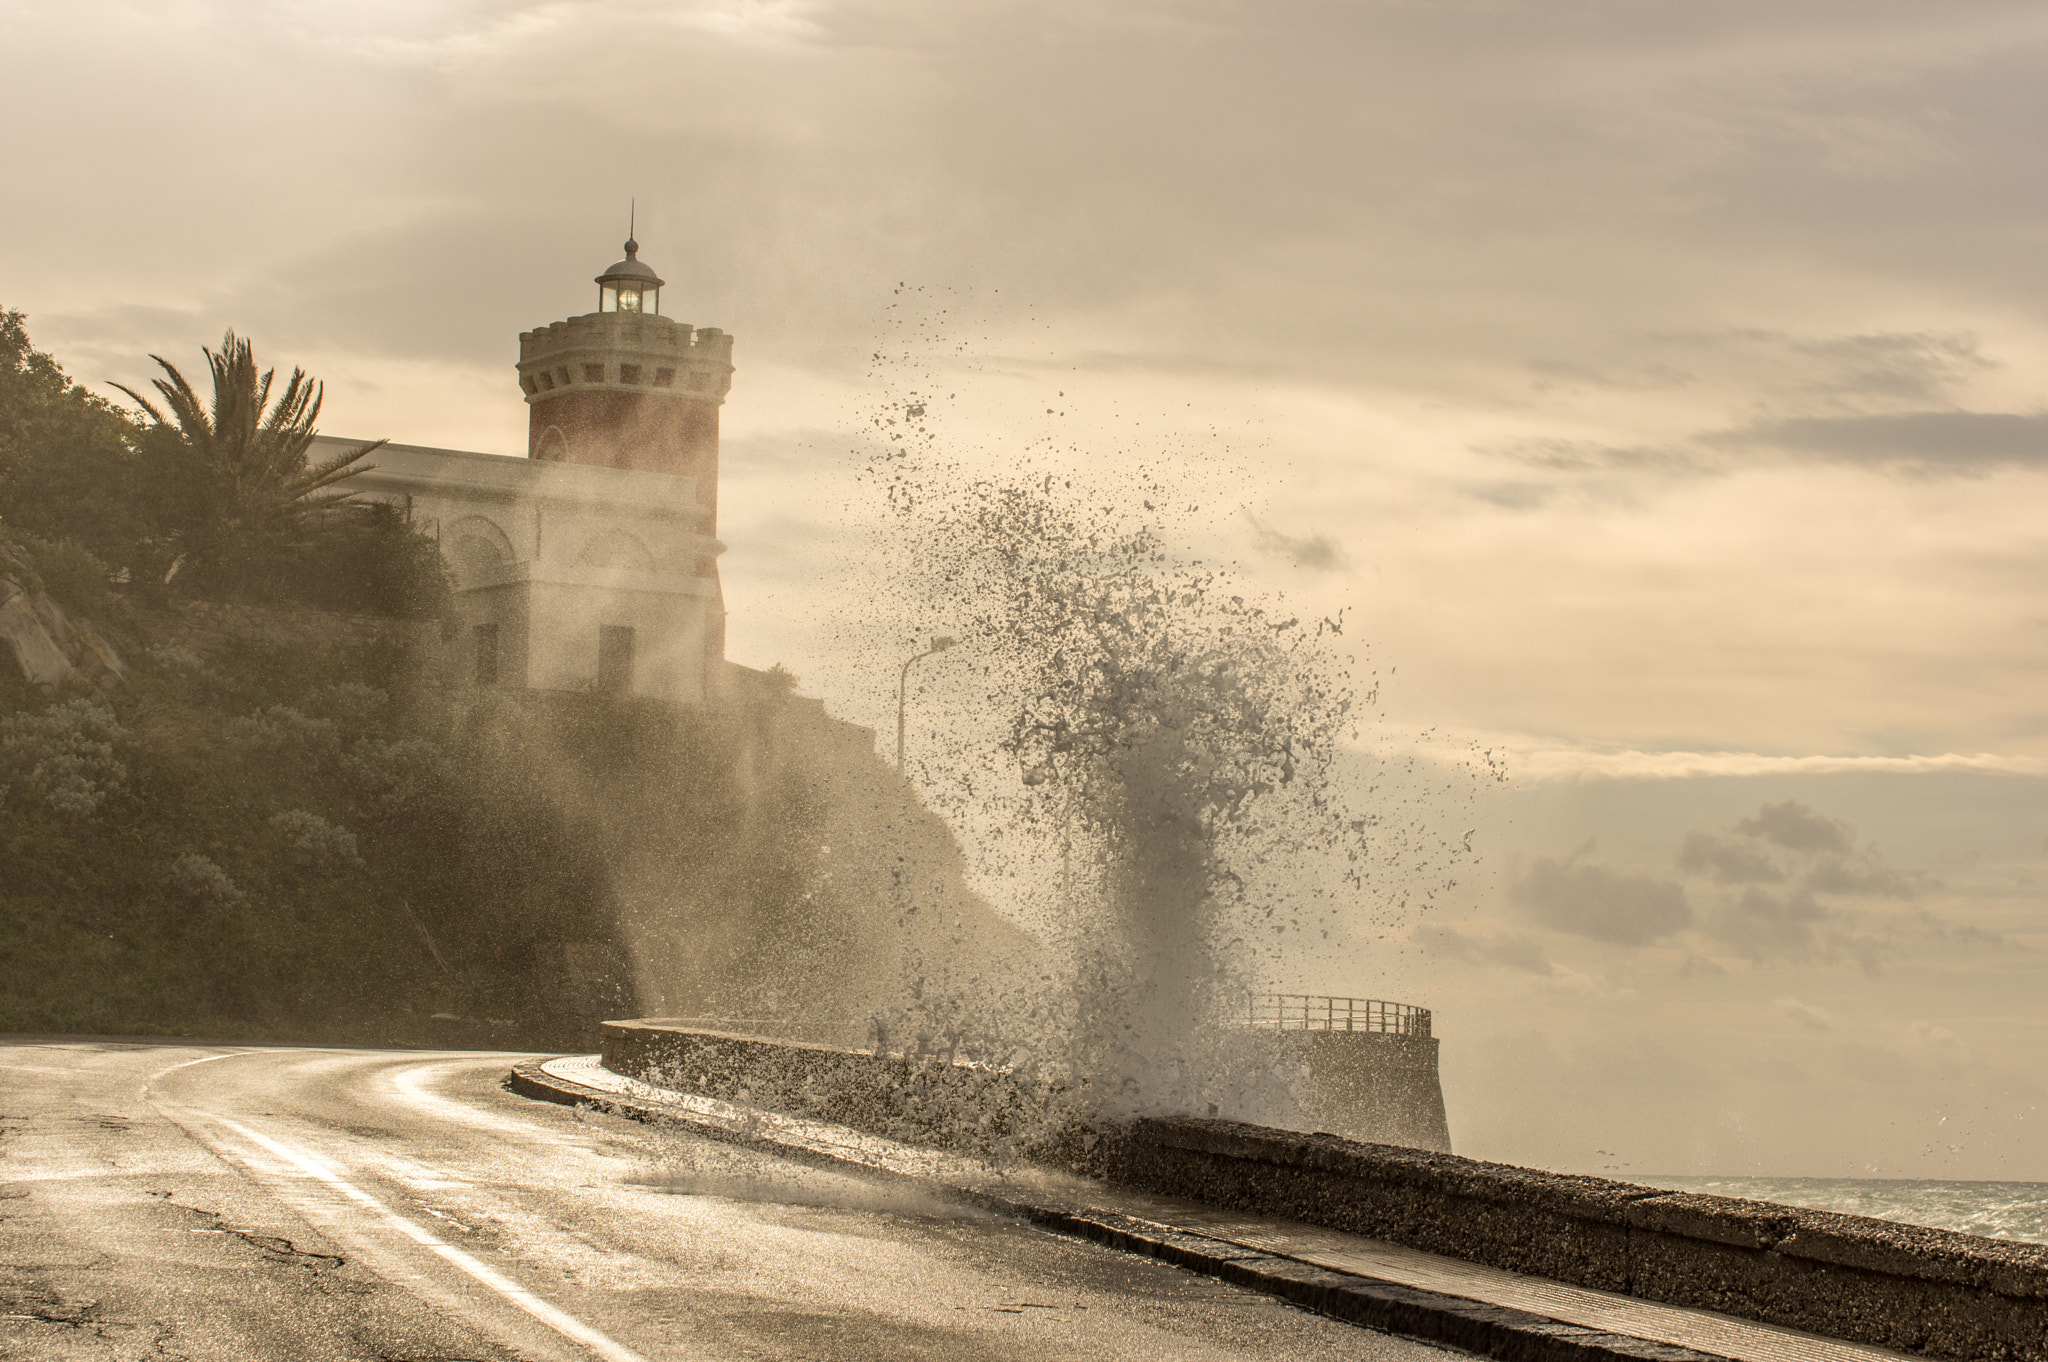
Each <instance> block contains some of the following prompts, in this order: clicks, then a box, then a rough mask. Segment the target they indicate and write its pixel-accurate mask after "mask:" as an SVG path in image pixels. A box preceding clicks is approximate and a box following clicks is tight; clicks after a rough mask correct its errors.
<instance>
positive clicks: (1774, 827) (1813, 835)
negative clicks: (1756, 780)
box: [1735, 799, 1855, 854]
mask: <svg viewBox="0 0 2048 1362" xmlns="http://www.w3.org/2000/svg"><path fill="white" fill-rule="evenodd" d="M1735 830H1736V831H1737V832H1739V833H1742V834H1744V835H1745V836H1748V837H1760V838H1762V839H1763V840H1764V841H1766V842H1771V843H1775V844H1776V845H1778V846H1781V847H1785V848H1786V849H1788V850H1791V851H1832V852H1835V853H1837V854H1847V853H1848V852H1849V851H1851V850H1853V849H1854V845H1855V844H1854V842H1853V841H1852V840H1851V838H1852V837H1853V835H1854V834H1853V831H1852V829H1851V828H1850V827H1849V825H1848V824H1846V823H1838V822H1836V821H1835V820H1834V819H1832V818H1828V817H1825V816H1824V815H1822V814H1818V813H1815V812H1814V811H1813V810H1812V809H1810V808H1808V807H1807V806H1806V805H1804V804H1801V803H1800V802H1799V801H1798V800H1796V799H1787V800H1785V801H1783V802H1782V803H1778V804H1766V805H1764V806H1763V807H1762V808H1761V809H1759V810H1757V814H1756V817H1754V818H1745V819H1743V820H1742V821H1741V822H1740V823H1737V824H1736V825H1735Z"/></svg>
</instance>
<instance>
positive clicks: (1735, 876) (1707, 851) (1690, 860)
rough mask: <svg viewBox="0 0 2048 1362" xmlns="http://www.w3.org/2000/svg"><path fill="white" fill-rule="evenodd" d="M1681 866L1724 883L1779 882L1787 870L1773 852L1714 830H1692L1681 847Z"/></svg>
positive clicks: (1679, 855) (1685, 870) (1686, 870)
mask: <svg viewBox="0 0 2048 1362" xmlns="http://www.w3.org/2000/svg"><path fill="white" fill-rule="evenodd" d="M1678 868H1679V869H1680V870H1682V871H1684V872H1685V873H1687V874H1689V875H1708V876H1711V877H1712V878H1713V879H1714V880H1716V881H1717V882H1719V883H1721V884H1776V883H1778V882H1779V881H1781V880H1783V879H1784V878H1785V871H1784V870H1783V868H1781V867H1780V866H1779V865H1778V863H1777V862H1776V861H1774V860H1772V859H1771V856H1770V853H1769V852H1767V851H1765V850H1763V849H1762V848H1760V847H1757V846H1754V845H1751V844H1750V843H1749V842H1747V841H1745V840H1743V839H1740V838H1734V837H1728V836H1724V835H1722V834H1719V833H1712V832H1689V833H1687V834H1686V835H1685V841H1684V842H1683V843H1681V844H1680V846H1679V848H1678Z"/></svg>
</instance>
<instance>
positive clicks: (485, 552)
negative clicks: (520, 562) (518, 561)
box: [441, 515, 517, 591]
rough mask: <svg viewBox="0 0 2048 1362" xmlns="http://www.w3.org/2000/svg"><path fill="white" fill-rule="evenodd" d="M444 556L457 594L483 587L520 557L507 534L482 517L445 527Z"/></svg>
mask: <svg viewBox="0 0 2048 1362" xmlns="http://www.w3.org/2000/svg"><path fill="white" fill-rule="evenodd" d="M441 553H442V556H443V557H445V558H447V560H448V571H449V575H450V576H452V577H454V579H455V588H456V590H458V591H460V590H465V589H467V588H469V587H472V586H478V585H481V584H482V583H483V582H485V581H487V580H489V579H490V578H491V577H492V576H493V575H495V574H496V572H497V570H498V569H499V568H500V567H502V566H504V565H505V564H507V563H510V562H512V561H513V559H514V558H515V557H516V556H517V555H515V554H514V553H513V552H512V541H511V539H509V538H507V537H506V534H505V532H504V531H503V530H501V529H499V528H498V526H497V525H496V524H495V523H493V522H492V521H489V520H486V519H485V518H484V517H483V516H480V515H466V516H464V517H462V519H460V520H458V521H456V522H455V523H454V524H452V525H448V526H446V527H444V528H443V529H442V531H441Z"/></svg>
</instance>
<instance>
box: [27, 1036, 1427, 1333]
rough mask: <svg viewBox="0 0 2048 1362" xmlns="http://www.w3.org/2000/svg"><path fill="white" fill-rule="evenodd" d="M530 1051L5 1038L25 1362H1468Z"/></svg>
mask: <svg viewBox="0 0 2048 1362" xmlns="http://www.w3.org/2000/svg"><path fill="white" fill-rule="evenodd" d="M517 1058H521V1056H507V1055H499V1054H475V1053H424V1052H403V1051H364V1050H316V1049H291V1048H283V1047H276V1048H253V1047H252V1048H239V1047H230V1046H209V1045H198V1044H152V1043H141V1042H124V1041H118V1040H61V1041H59V1040H36V1039H33V1038H15V1039H0V1358H15V1357H19V1358H36V1359H56V1360H68V1359H92V1362H116V1360H118V1362H130V1360H131V1359H200V1358H204V1359H228V1360H232V1362H242V1360H243V1359H264V1360H266V1362H268V1360H269V1359H292V1362H299V1359H306V1360H307V1362H325V1360H326V1359H350V1360H351V1362H510V1359H533V1360H535V1362H542V1360H545V1362H557V1360H559V1362H572V1360H577V1359H589V1358H600V1359H605V1362H657V1360H661V1362H666V1360H667V1359H677V1360H678V1362H682V1360H684V1359H688V1360H691V1362H694V1360H696V1359H711V1358H717V1359H747V1358H764V1359H765V1358H773V1359H790V1362H797V1360H798V1359H803V1360H804V1362H813V1360H815V1362H825V1360H827V1359H835V1360H836V1359H845V1360H846V1362H869V1360H870V1359H874V1360H875V1362H884V1360H886V1362H895V1360H896V1359H927V1358H929V1359H939V1358H973V1359H975V1362H1011V1360H1013V1359H1014V1362H1039V1359H1054V1358H1090V1359H1094V1358H1132V1359H1137V1358H1146V1359H1150V1358H1174V1359H1190V1360H1191V1362H1199V1360H1201V1359H1224V1358H1245V1359H1268V1358H1270V1359H1275V1360H1276V1362H1278V1360H1279V1359H1285V1362H1320V1360H1321V1359H1337V1358H1345V1359H1390V1360H1391V1359H1404V1360H1406V1359H1426V1358H1439V1359H1440V1358H1445V1357H1448V1356H1451V1354H1449V1353H1447V1352H1445V1351H1444V1350H1441V1349H1438V1348H1434V1347H1431V1346H1429V1345H1426V1344H1422V1343H1417V1342H1414V1341H1412V1340H1406V1339H1399V1338H1393V1337H1389V1336H1386V1335H1381V1334H1375V1333H1372V1332H1370V1331H1367V1330H1362V1329H1358V1328H1355V1327H1353V1326H1350V1325H1345V1324H1341V1323H1338V1322H1335V1321H1332V1320H1328V1319H1324V1318H1321V1317H1319V1316H1315V1315H1312V1314H1308V1313H1305V1312H1303V1311H1300V1310H1297V1309H1294V1308H1293V1307H1290V1306H1287V1305H1284V1304H1280V1303H1278V1302H1276V1301H1273V1300H1271V1299H1268V1298H1266V1297H1263V1296H1259V1295H1256V1294H1254V1293H1251V1292H1247V1291H1243V1290H1240V1289H1237V1288H1234V1287H1231V1286H1227V1285H1225V1284H1222V1283H1220V1282H1216V1281H1213V1280H1210V1279H1208V1278H1204V1277H1199V1276H1196V1275H1194V1274H1191V1273H1186V1272H1181V1271H1179V1270H1177V1269H1174V1268H1171V1267H1168V1266H1165V1265H1163V1264H1160V1263H1156V1262H1151V1261H1146V1260H1141V1259H1136V1258H1131V1257H1127V1256H1125V1255H1122V1254H1118V1253H1115V1252H1113V1251H1110V1250H1107V1249H1102V1248H1099V1247H1096V1246H1094V1245H1090V1244H1086V1243H1081V1242H1077V1241H1075V1240H1071V1239H1066V1238H1063V1237H1060V1236H1057V1235H1053V1234H1049V1233H1046V1232H1045V1231H1042V1230H1039V1229H1036V1228H1033V1227H1031V1226H1029V1225H1025V1224H1021V1223H1018V1222H1014V1221H1010V1220H1006V1219H1002V1218H999V1217H996V1216H992V1215H990V1214H988V1213H986V1212H982V1211H976V1210H972V1209H969V1208H966V1207H963V1206H960V1205H957V1204H954V1203H951V1202H948V1201H946V1200H944V1199H943V1198H940V1197H935V1196H922V1195H919V1194H916V1193H915V1192H912V1191H906V1190H905V1189H904V1188H902V1187H901V1186H900V1185H895V1184H883V1183H876V1182H869V1181H865V1180H863V1179H862V1178H861V1177H859V1176H858V1175H854V1174H850V1173H845V1172H833V1171H824V1170H820V1169H817V1168H813V1167H809V1166H806V1165H803V1164H799V1163H795V1162H790V1161H786V1160H782V1159H778V1158H776V1157H774V1156H772V1155H769V1154H765V1153H758V1152H753V1151H747V1150H740V1149H736V1148H735V1147H733V1146H731V1145H725V1144H719V1143H716V1142H713V1141H709V1140H706V1139H704V1138H702V1137H700V1136H695V1135H691V1134H688V1133H686V1132H683V1131H678V1130H667V1131H664V1130H656V1129H649V1128H648V1127H645V1126H641V1125H639V1124H636V1123H634V1122H630V1121H623V1120H617V1119H615V1118H611V1117H606V1116H599V1115H594V1114H591V1113H587V1112H578V1111H575V1110H573V1109H568V1108H563V1107H557V1106H552V1105H548V1104H542V1103H535V1102H530V1101H527V1100H526V1099H524V1098H520V1097H517V1096H514V1095H513V1094H511V1093H508V1092H506V1091H504V1090H503V1088H502V1086H501V1081H502V1079H503V1077H504V1075H505V1072H506V1070H507V1068H508V1067H509V1065H510V1064H511V1063H512V1062H513V1061H514V1060H515V1059H517Z"/></svg>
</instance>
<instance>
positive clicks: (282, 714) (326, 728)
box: [227, 705, 341, 765]
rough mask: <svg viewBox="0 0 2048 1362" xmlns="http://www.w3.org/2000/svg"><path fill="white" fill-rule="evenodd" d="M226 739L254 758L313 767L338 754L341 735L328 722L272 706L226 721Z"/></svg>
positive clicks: (286, 708) (329, 721)
mask: <svg viewBox="0 0 2048 1362" xmlns="http://www.w3.org/2000/svg"><path fill="white" fill-rule="evenodd" d="M227 739H228V742H229V744H230V745H232V746H233V747H235V748H236V749H238V750H240V751H242V752H244V753H246V754H248V755H250V756H254V757H263V758H269V759H273V760H277V761H285V762H293V763H298V764H304V765H314V764H317V763H319V762H322V761H325V760H327V759H329V758H331V757H334V756H336V755H338V754H339V753H340V751H341V734H340V732H339V731H338V730H337V729H336V728H335V726H334V721H333V720H332V719H315V718H313V717H312V716H310V715H307V714H302V713H300V712H299V711H298V710H296V709H293V708H292V707H291V706H290V705H272V706H271V707H270V708H268V709H259V710H257V711H256V712H255V713H254V714H245V715H243V716H242V717H241V718H239V719H230V720H229V721H228V727H227Z"/></svg>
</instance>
